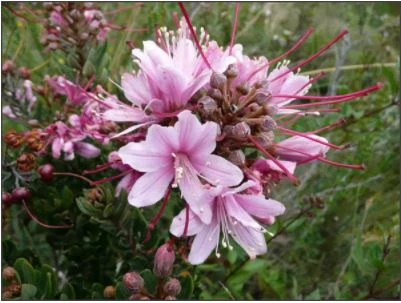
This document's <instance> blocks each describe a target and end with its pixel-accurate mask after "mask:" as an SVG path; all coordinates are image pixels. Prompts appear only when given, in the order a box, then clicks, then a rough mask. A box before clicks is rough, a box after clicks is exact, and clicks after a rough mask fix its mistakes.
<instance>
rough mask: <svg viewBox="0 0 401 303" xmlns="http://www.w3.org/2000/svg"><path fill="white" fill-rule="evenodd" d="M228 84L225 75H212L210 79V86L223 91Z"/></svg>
mask: <svg viewBox="0 0 401 303" xmlns="http://www.w3.org/2000/svg"><path fill="white" fill-rule="evenodd" d="M226 83H227V77H226V76H225V75H224V74H220V73H212V76H211V77H210V86H211V87H212V88H216V89H223V88H224V85H225V84H226Z"/></svg>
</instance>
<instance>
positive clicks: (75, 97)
mask: <svg viewBox="0 0 401 303" xmlns="http://www.w3.org/2000/svg"><path fill="white" fill-rule="evenodd" d="M48 83H49V84H50V86H51V87H52V88H53V89H54V90H55V92H56V93H57V94H59V95H62V96H66V97H67V101H68V102H69V103H71V104H73V105H81V104H83V103H85V102H86V101H88V99H89V97H88V96H87V94H85V93H84V92H83V89H82V88H81V87H80V86H78V85H76V84H74V83H72V82H71V81H69V80H67V79H65V78H64V77H62V76H57V77H54V78H52V79H49V80H48Z"/></svg>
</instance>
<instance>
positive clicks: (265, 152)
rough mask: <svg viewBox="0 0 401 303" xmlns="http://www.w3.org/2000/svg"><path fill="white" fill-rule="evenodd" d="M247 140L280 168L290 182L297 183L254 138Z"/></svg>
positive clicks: (250, 137)
mask: <svg viewBox="0 0 401 303" xmlns="http://www.w3.org/2000/svg"><path fill="white" fill-rule="evenodd" d="M248 139H249V140H250V141H251V142H252V143H253V145H254V146H255V147H256V148H257V149H258V150H260V151H261V152H262V153H263V154H264V155H265V156H266V157H268V158H269V159H270V160H272V161H273V162H274V163H275V164H276V165H277V166H278V167H280V168H281V169H282V170H283V172H284V173H285V174H286V175H287V177H288V179H290V180H291V182H293V183H294V184H296V183H297V178H296V177H295V176H294V175H292V174H291V173H290V172H289V171H288V169H287V168H286V167H285V166H284V165H283V164H282V163H281V162H280V161H278V160H277V159H276V158H275V157H273V156H272V155H271V154H270V153H269V152H268V151H266V149H264V148H263V147H262V146H261V145H260V144H259V143H258V141H257V140H255V138H253V137H252V136H251V135H249V136H248Z"/></svg>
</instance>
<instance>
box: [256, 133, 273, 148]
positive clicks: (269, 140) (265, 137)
mask: <svg viewBox="0 0 401 303" xmlns="http://www.w3.org/2000/svg"><path fill="white" fill-rule="evenodd" d="M255 139H256V140H257V141H258V143H259V144H260V145H262V146H263V147H270V146H271V145H272V144H273V142H274V133H273V132H271V131H270V132H263V133H259V134H257V135H256V136H255Z"/></svg>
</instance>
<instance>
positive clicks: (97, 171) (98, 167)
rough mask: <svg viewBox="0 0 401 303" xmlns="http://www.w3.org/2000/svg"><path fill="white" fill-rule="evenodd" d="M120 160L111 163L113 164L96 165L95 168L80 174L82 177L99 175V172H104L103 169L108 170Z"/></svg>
mask: <svg viewBox="0 0 401 303" xmlns="http://www.w3.org/2000/svg"><path fill="white" fill-rule="evenodd" d="M120 161H121V160H117V161H113V162H108V163H105V164H101V165H96V167H95V168H93V169H86V170H84V171H83V172H82V174H84V175H90V174H96V173H99V172H101V171H104V170H105V169H107V168H109V167H110V166H112V165H113V164H115V163H116V162H120Z"/></svg>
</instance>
